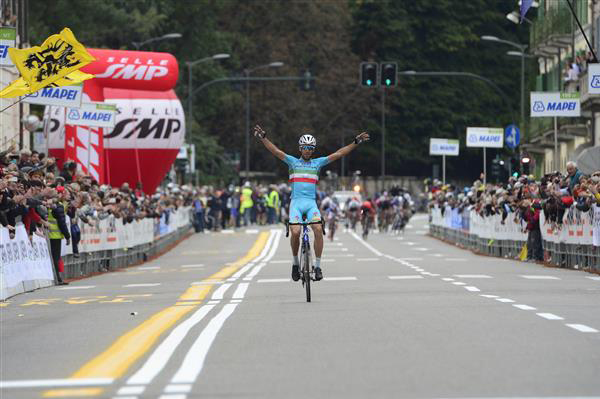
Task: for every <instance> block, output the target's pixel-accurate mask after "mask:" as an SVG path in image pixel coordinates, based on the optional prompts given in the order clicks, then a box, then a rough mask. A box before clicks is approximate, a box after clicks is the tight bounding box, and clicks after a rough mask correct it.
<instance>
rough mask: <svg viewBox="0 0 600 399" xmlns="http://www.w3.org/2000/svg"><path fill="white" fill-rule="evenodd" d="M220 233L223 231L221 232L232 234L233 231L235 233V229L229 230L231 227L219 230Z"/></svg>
mask: <svg viewBox="0 0 600 399" xmlns="http://www.w3.org/2000/svg"><path fill="white" fill-rule="evenodd" d="M221 233H223V234H233V233H235V230H231V229H227V230H221Z"/></svg>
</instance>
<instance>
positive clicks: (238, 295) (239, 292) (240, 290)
mask: <svg viewBox="0 0 600 399" xmlns="http://www.w3.org/2000/svg"><path fill="white" fill-rule="evenodd" d="M247 290H248V283H240V284H239V285H238V287H237V288H236V290H235V291H234V292H233V296H232V297H231V298H232V299H242V298H243V297H244V295H245V294H246V291H247Z"/></svg>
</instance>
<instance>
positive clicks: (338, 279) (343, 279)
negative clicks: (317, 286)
mask: <svg viewBox="0 0 600 399" xmlns="http://www.w3.org/2000/svg"><path fill="white" fill-rule="evenodd" d="M323 280H324V281H353V280H356V277H324V278H323Z"/></svg>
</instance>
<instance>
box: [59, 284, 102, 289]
mask: <svg viewBox="0 0 600 399" xmlns="http://www.w3.org/2000/svg"><path fill="white" fill-rule="evenodd" d="M94 287H96V286H95V285H71V286H69V287H60V288H57V290H88V289H90V288H94Z"/></svg>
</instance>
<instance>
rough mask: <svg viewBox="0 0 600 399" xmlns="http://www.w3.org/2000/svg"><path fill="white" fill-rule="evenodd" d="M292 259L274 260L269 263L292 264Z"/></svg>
mask: <svg viewBox="0 0 600 399" xmlns="http://www.w3.org/2000/svg"><path fill="white" fill-rule="evenodd" d="M291 262H292V261H291V259H281V260H272V261H270V262H269V263H291Z"/></svg>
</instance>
